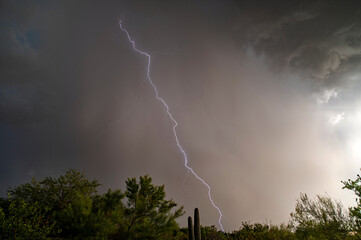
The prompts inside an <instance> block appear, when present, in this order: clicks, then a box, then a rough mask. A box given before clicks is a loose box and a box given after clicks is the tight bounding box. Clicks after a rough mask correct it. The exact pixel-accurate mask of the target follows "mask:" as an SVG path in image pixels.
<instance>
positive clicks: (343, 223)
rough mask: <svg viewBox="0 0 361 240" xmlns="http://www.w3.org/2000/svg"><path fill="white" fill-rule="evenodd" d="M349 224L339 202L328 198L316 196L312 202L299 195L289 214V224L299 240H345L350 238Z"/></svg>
mask: <svg viewBox="0 0 361 240" xmlns="http://www.w3.org/2000/svg"><path fill="white" fill-rule="evenodd" d="M350 223H351V219H350V217H349V215H348V212H347V211H345V210H344V208H343V206H342V204H341V202H339V201H333V200H332V199H331V198H329V197H328V196H320V195H318V196H317V197H316V200H312V199H310V198H309V197H308V196H307V194H301V195H300V198H299V199H298V200H297V203H296V207H295V211H294V212H293V213H291V224H292V226H293V227H294V229H295V233H296V236H297V237H298V238H300V239H320V240H321V239H328V240H333V239H335V240H336V239H347V238H350V237H351V236H350Z"/></svg>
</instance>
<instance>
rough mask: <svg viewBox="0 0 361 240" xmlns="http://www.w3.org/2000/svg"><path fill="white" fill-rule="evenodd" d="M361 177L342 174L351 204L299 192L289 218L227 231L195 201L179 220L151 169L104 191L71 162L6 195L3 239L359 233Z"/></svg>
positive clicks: (254, 238)
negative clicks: (210, 222) (209, 220)
mask: <svg viewBox="0 0 361 240" xmlns="http://www.w3.org/2000/svg"><path fill="white" fill-rule="evenodd" d="M360 183H361V178H360V176H359V175H358V176H357V177H356V179H354V180H351V179H349V180H347V181H344V182H343V184H344V188H345V189H349V190H352V191H353V192H354V193H355V194H356V206H354V207H351V208H349V209H345V208H344V207H343V206H342V204H341V202H339V201H335V200H333V199H331V198H330V197H328V196H321V195H319V196H317V197H316V198H314V199H311V198H309V197H308V195H307V194H300V197H299V199H298V200H297V201H296V204H295V209H294V211H293V212H292V213H291V214H290V220H289V222H288V223H287V224H281V225H269V224H262V223H252V224H251V223H250V222H244V223H242V225H241V226H240V228H239V229H238V230H234V231H232V232H222V231H219V230H217V228H216V227H215V226H202V225H201V220H202V218H201V214H200V213H199V210H198V209H197V208H196V209H195V212H194V218H193V219H192V217H191V216H189V217H188V227H184V228H181V227H180V226H179V225H178V223H177V221H176V220H177V219H178V218H179V217H180V216H182V215H183V214H184V211H183V207H180V206H178V205H177V204H176V203H175V202H174V201H173V200H171V199H167V197H166V193H165V190H164V186H156V185H153V184H152V178H151V177H150V176H148V175H145V176H141V177H140V178H139V179H136V178H129V179H127V181H126V189H125V190H124V191H123V190H120V189H115V190H112V189H109V190H108V191H107V192H106V193H104V194H99V193H98V192H97V188H98V187H99V186H100V184H99V182H98V181H97V180H88V179H87V177H86V176H85V175H84V174H83V173H81V172H79V171H77V170H73V169H72V170H68V171H67V172H66V173H65V174H64V175H62V176H60V177H58V178H53V177H47V178H45V179H42V180H35V179H33V180H32V181H31V182H29V183H25V184H22V185H20V186H17V187H15V188H9V190H8V195H7V197H6V198H2V199H1V200H0V239H58V240H60V239H174V240H176V239H177V240H183V239H189V240H194V239H195V240H200V239H203V240H206V239H209V240H216V239H244V240H258V239H259V240H261V239H290V240H291V239H295V240H296V239H307V240H313V239H320V240H323V239H331V240H338V239H361V198H360V197H361V186H360ZM182 225H186V224H182Z"/></svg>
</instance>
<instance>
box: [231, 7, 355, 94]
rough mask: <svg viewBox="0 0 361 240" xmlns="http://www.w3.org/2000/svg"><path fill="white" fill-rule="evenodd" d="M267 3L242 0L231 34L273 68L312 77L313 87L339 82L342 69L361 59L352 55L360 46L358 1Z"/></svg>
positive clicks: (346, 69) (340, 82)
mask: <svg viewBox="0 0 361 240" xmlns="http://www.w3.org/2000/svg"><path fill="white" fill-rule="evenodd" d="M269 4H270V5H272V6H268V7H269V8H268V7H267V6H265V7H259V5H252V4H250V5H251V6H248V7H247V4H245V5H246V10H245V13H244V14H243V15H242V14H240V17H239V19H237V20H236V22H237V24H236V25H235V26H234V29H235V35H236V36H237V38H236V39H239V41H240V42H241V43H243V44H244V43H245V42H249V44H250V45H251V46H252V47H253V48H254V49H255V50H256V52H257V53H258V54H264V55H266V56H267V57H268V58H269V62H270V64H271V66H272V68H274V69H277V70H284V69H285V68H290V69H292V70H293V71H296V72H298V73H301V74H303V76H304V77H306V78H307V77H308V78H310V79H312V80H313V81H314V82H315V85H316V86H317V87H342V85H343V82H344V81H345V77H344V76H343V74H342V73H345V72H348V70H350V68H351V67H352V66H354V65H356V64H357V65H360V64H361V63H360V62H359V61H357V60H356V59H358V57H357V56H358V55H359V54H360V50H361V49H360V45H359V44H358V42H359V41H358V40H360V36H361V35H360V34H361V25H360V22H361V21H360V20H361V19H360V18H361V15H360V10H359V9H360V3H358V2H355V1H349V2H347V3H344V2H339V1H329V2H325V1H313V2H308V1H302V2H299V1H296V2H292V1H290V2H289V4H284V2H278V4H277V1H276V2H272V3H269ZM249 23H250V24H249ZM249 26H252V27H249ZM335 76H337V80H336V79H335ZM346 80H347V79H346ZM340 85H341V86H340Z"/></svg>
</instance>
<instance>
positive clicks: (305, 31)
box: [0, 0, 361, 230]
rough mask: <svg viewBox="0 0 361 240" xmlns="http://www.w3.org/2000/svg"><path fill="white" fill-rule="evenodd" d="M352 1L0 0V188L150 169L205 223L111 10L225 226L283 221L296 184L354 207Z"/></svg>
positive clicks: (191, 181) (357, 101) (359, 71)
mask: <svg viewBox="0 0 361 240" xmlns="http://www.w3.org/2000/svg"><path fill="white" fill-rule="evenodd" d="M358 2H359V1H343V2H341V1H309V2H308V1H272V3H271V1H209V0H208V1H205V0H202V1H201V0H196V1H112V2H107V3H104V2H95V1H94V2H89V1H86V2H81V1H76V2H75V1H62V2H56V1H1V8H0V32H1V34H0V39H1V42H0V56H1V65H0V67H1V70H0V164H1V167H0V191H1V195H5V193H6V189H7V187H9V186H15V185H19V184H21V183H24V182H27V181H29V180H30V179H31V177H36V178H41V177H44V176H49V175H52V176H57V175H59V174H61V173H64V171H65V170H66V169H69V168H77V169H80V170H82V171H84V172H85V173H86V174H87V175H88V176H89V177H90V178H97V179H98V180H99V181H100V182H101V183H103V188H102V189H103V190H104V189H107V188H109V187H110V188H123V187H124V181H125V179H126V178H127V177H137V176H140V175H143V174H150V175H151V176H152V178H153V180H154V182H155V183H156V184H165V187H166V191H167V194H168V196H169V197H172V198H173V199H174V200H175V201H176V202H177V203H179V204H180V205H184V207H185V210H186V211H187V214H186V216H188V215H189V214H191V213H192V210H193V209H194V208H195V207H198V208H199V209H200V212H201V217H202V223H203V224H205V225H216V224H217V219H218V212H217V211H216V210H215V209H214V208H212V206H211V204H210V202H209V201H208V197H207V189H206V188H205V187H204V186H203V185H202V184H201V183H200V182H199V181H197V180H196V179H195V178H194V177H193V176H192V175H190V174H188V173H187V170H186V169H185V168H184V165H183V164H184V162H183V159H182V155H181V154H180V152H179V151H178V148H177V146H176V144H175V140H174V138H173V135H172V134H173V132H172V122H171V121H170V120H169V118H168V116H167V114H166V112H165V111H164V108H163V107H162V106H160V105H159V103H158V102H157V100H156V99H155V98H154V92H153V90H152V88H151V86H150V85H149V82H148V81H147V79H146V64H147V61H146V59H145V58H143V57H142V56H140V55H139V54H135V53H134V51H133V50H132V48H131V47H130V46H129V42H127V38H126V36H124V33H122V32H121V30H120V29H119V25H118V21H119V20H120V19H122V20H123V25H124V26H125V27H126V28H127V29H128V30H129V31H130V32H131V33H132V36H133V38H134V39H135V40H136V42H137V46H139V48H141V49H143V50H146V51H147V52H148V53H150V54H151V55H152V61H153V62H152V69H151V76H152V79H153V81H154V82H155V84H156V85H157V87H158V90H159V93H160V94H161V95H162V97H164V99H165V100H166V101H167V103H168V104H169V105H170V108H171V109H172V113H173V114H174V117H175V118H176V119H177V121H178V123H179V126H178V129H177V130H178V136H179V139H180V141H181V142H182V144H183V147H184V149H185V150H186V151H187V154H188V158H189V161H190V162H189V163H190V165H191V166H192V167H193V168H194V169H195V170H196V171H197V173H199V175H200V176H202V177H203V178H204V179H205V180H206V181H207V182H208V183H209V184H210V185H211V186H212V189H213V191H212V196H213V198H214V200H215V202H216V203H217V205H218V206H219V207H220V208H221V209H222V211H223V213H224V218H223V225H224V227H225V229H226V230H232V229H236V228H238V227H239V226H240V224H241V222H242V221H248V220H250V221H252V222H254V221H260V222H265V221H270V222H272V223H280V222H287V221H288V218H289V213H290V212H291V211H292V210H293V208H294V205H295V200H296V198H297V197H298V196H299V193H300V192H304V193H308V194H310V195H311V196H313V195H314V194H324V193H327V194H328V195H329V196H331V197H333V198H336V199H340V200H341V201H342V202H343V203H344V205H345V206H349V205H350V204H353V201H354V196H353V195H352V193H350V192H347V191H346V190H342V184H341V182H340V181H341V180H346V179H347V178H353V177H354V176H355V175H356V173H357V172H358V171H359V168H360V165H361V164H360V158H361V15H360V13H359V10H360V9H361V4H360V3H358ZM186 216H185V217H186ZM181 221H183V222H184V223H183V225H185V223H186V218H182V219H181Z"/></svg>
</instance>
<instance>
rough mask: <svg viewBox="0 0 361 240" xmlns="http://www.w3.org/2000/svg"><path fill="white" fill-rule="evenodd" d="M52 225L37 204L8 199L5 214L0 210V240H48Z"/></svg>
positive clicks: (53, 223)
mask: <svg viewBox="0 0 361 240" xmlns="http://www.w3.org/2000/svg"><path fill="white" fill-rule="evenodd" d="M45 210H47V209H45ZM54 225H55V222H51V221H49V219H48V218H47V217H46V216H45V212H44V210H43V209H41V208H40V206H39V204H38V203H37V202H35V203H33V204H29V203H27V202H25V201H24V200H20V199H11V198H9V199H8V208H7V209H6V213H5V211H4V209H2V208H0V239H48V238H47V236H48V235H49V234H50V233H51V232H52V231H53V229H54Z"/></svg>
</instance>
